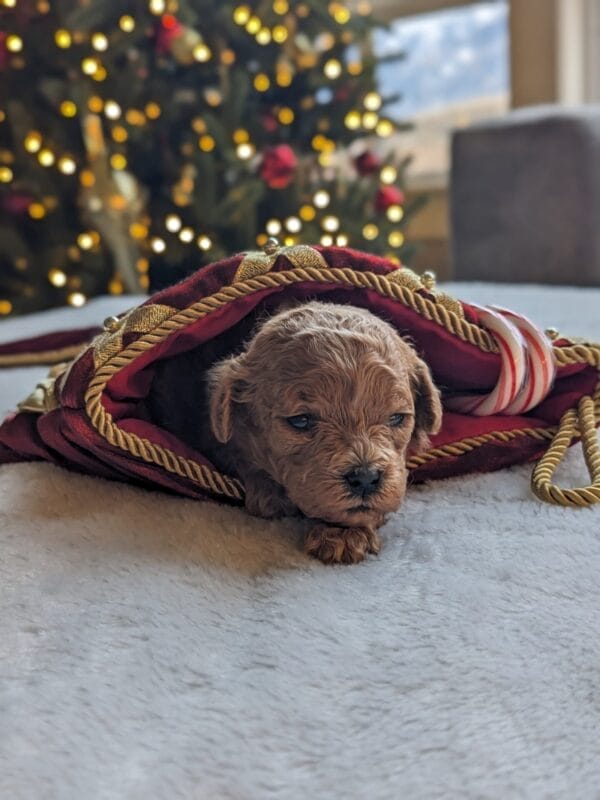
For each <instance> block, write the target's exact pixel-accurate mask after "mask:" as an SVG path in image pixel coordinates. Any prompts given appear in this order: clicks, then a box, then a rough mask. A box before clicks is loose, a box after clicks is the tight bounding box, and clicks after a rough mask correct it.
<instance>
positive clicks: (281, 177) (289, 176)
mask: <svg viewBox="0 0 600 800" xmlns="http://www.w3.org/2000/svg"><path fill="white" fill-rule="evenodd" d="M297 165H298V159H297V158H296V154H295V153H294V151H293V150H292V148H291V147H290V146H289V145H287V144H278V145H276V146H275V147H271V148H270V149H269V150H267V151H266V152H265V154H264V156H263V159H262V162H261V165H260V177H261V178H262V179H263V181H264V182H265V183H266V184H267V186H268V187H269V188H270V189H285V187H286V186H289V184H290V183H291V182H292V180H293V179H294V173H295V171H296V166H297Z"/></svg>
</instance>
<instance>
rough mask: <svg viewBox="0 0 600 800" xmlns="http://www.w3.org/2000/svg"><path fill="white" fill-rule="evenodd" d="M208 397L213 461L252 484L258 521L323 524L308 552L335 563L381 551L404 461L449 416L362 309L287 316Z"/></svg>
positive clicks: (271, 325) (256, 340)
mask: <svg viewBox="0 0 600 800" xmlns="http://www.w3.org/2000/svg"><path fill="white" fill-rule="evenodd" d="M208 387H209V403H210V423H211V429H212V434H213V435H214V437H215V438H216V440H217V441H218V442H219V443H220V446H218V447H217V448H215V447H210V446H209V448H208V450H209V452H210V454H211V457H213V458H214V460H215V462H217V463H218V464H219V463H220V464H221V465H223V466H224V467H225V468H227V467H233V468H234V469H235V472H237V473H238V474H239V475H241V476H242V477H243V479H244V483H245V485H246V508H247V509H248V511H249V512H250V513H252V514H256V515H258V516H262V517H274V516H281V515H288V514H292V513H297V512H298V510H299V511H300V512H301V513H302V514H304V515H305V516H306V517H309V518H311V519H314V521H315V522H314V526H313V527H312V529H311V530H310V532H309V533H308V535H307V538H306V544H305V547H306V551H307V552H308V553H310V554H311V555H313V556H316V557H317V558H320V559H321V560H322V561H324V562H327V563H330V562H344V563H355V562H357V561H361V560H362V559H363V558H364V557H365V556H366V554H367V553H377V552H378V551H379V537H378V534H377V528H378V527H379V526H380V525H381V524H382V523H383V521H384V517H385V514H387V513H389V512H391V511H394V510H395V509H397V508H398V506H399V505H400V503H401V502H402V499H403V497H404V494H405V491H406V478H407V469H406V457H407V452H411V453H414V452H418V451H419V450H422V449H423V448H424V447H426V446H427V441H428V440H427V435H428V434H429V433H435V432H437V431H438V430H439V427H440V424H441V416H442V409H441V403H440V397H439V392H438V390H437V389H436V388H435V386H434V385H433V382H432V380H431V375H430V373H429V369H428V368H427V366H426V364H425V363H424V362H423V361H422V360H421V359H419V358H418V357H417V355H416V353H415V351H414V350H413V349H412V348H411V347H410V345H408V344H407V343H406V342H405V341H404V340H403V339H402V338H401V337H400V335H399V334H398V333H397V331H396V330H395V329H394V328H393V327H392V326H391V325H388V324H387V323H386V322H384V321H383V320H381V319H379V317H376V316H375V315H374V314H372V313H370V312H369V311H366V310H364V309H361V308H356V307H353V306H341V305H332V304H328V303H320V302H310V303H306V304H304V305H301V306H298V307H296V308H292V309H289V310H286V311H282V312H280V313H278V314H276V315H275V316H273V317H272V318H271V319H269V320H268V321H267V322H265V323H264V324H263V325H262V327H261V328H260V329H259V330H258V332H257V333H256V335H255V336H254V337H253V338H252V339H251V340H250V342H249V343H248V344H247V346H246V349H245V351H244V352H242V353H241V354H240V355H238V356H235V357H231V358H227V359H225V360H223V361H221V362H220V363H218V364H216V365H215V366H214V367H212V368H211V370H210V371H209V373H208ZM213 444H216V443H213Z"/></svg>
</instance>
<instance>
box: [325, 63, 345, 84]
mask: <svg viewBox="0 0 600 800" xmlns="http://www.w3.org/2000/svg"><path fill="white" fill-rule="evenodd" d="M323 72H324V73H325V77H326V78H329V79H330V80H332V81H333V80H335V79H336V78H339V77H340V75H341V74H342V65H341V64H340V62H339V61H338V60H337V58H330V59H329V61H326V62H325V66H324V67H323Z"/></svg>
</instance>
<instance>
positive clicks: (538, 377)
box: [491, 306, 556, 414]
mask: <svg viewBox="0 0 600 800" xmlns="http://www.w3.org/2000/svg"><path fill="white" fill-rule="evenodd" d="M491 308H493V309H494V311H497V312H498V313H499V314H502V316H503V317H505V318H506V319H509V320H510V321H511V322H512V323H513V325H514V326H515V327H516V328H518V329H519V330H520V331H521V334H522V336H523V338H524V339H525V344H526V352H527V364H528V366H527V378H526V380H525V383H524V384H523V387H522V388H521V391H520V392H519V394H518V396H517V397H516V398H515V400H514V401H513V402H512V403H511V404H510V405H508V406H507V407H506V408H505V409H504V410H503V411H502V413H503V414H525V413H526V412H527V411H530V410H531V409H532V408H535V406H537V405H538V404H539V403H541V402H542V400H543V399H544V398H545V397H546V395H547V394H548V392H549V391H550V389H551V387H552V384H553V383H554V378H555V375H556V364H555V361H554V353H553V352H552V345H551V344H550V342H549V341H548V338H547V336H546V335H545V334H544V333H543V332H542V331H541V330H540V329H539V328H537V327H536V326H535V325H534V324H533V322H531V320H529V319H527V317H524V316H522V315H521V314H515V312H514V311H509V310H508V309H506V308H499V307H498V306H491Z"/></svg>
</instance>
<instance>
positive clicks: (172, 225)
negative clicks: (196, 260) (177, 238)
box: [165, 214, 181, 233]
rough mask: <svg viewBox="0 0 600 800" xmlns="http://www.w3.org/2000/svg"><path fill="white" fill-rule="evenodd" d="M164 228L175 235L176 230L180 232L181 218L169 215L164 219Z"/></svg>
mask: <svg viewBox="0 0 600 800" xmlns="http://www.w3.org/2000/svg"><path fill="white" fill-rule="evenodd" d="M165 228H166V229H167V230H168V231H170V232H171V233H177V231H178V230H181V217H178V216H177V214H169V215H168V216H167V218H166V219H165Z"/></svg>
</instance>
